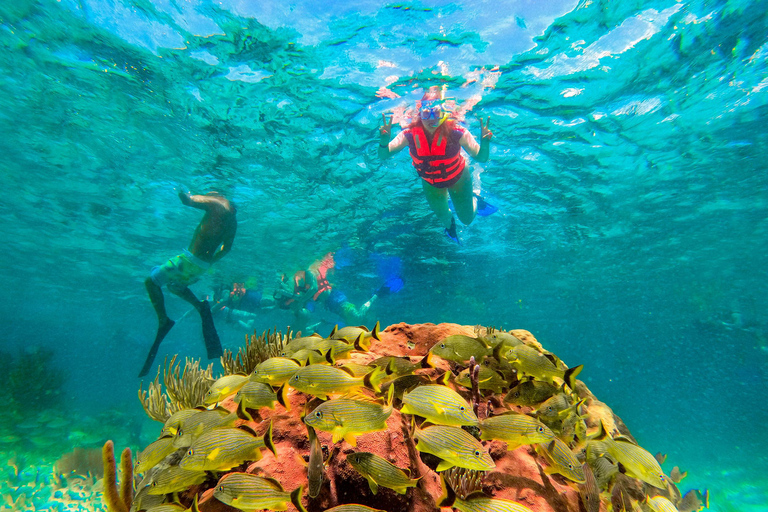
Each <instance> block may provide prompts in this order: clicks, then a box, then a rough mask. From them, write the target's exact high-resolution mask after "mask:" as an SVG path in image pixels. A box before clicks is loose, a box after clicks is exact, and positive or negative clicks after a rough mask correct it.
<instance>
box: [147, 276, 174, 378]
mask: <svg viewBox="0 0 768 512" xmlns="http://www.w3.org/2000/svg"><path fill="white" fill-rule="evenodd" d="M144 285H145V286H146V288H147V293H148V294H149V300H150V301H151V302H152V307H154V308H155V313H157V321H158V326H157V334H155V341H154V343H152V348H150V349H149V353H148V354H147V359H146V360H145V361H144V366H143V367H142V368H141V371H140V372H139V377H144V376H145V375H146V374H147V373H149V369H150V368H151V367H152V363H154V361H155V356H156V355H157V350H158V348H159V347H160V343H162V342H163V340H164V339H165V335H166V334H168V332H169V331H170V330H171V329H172V328H173V326H174V325H175V323H176V322H174V321H173V320H171V319H170V318H168V314H167V313H166V311H165V298H164V297H163V289H162V288H160V287H159V286H157V285H156V284H155V282H154V281H152V279H151V278H149V277H148V278H147V279H146V281H144Z"/></svg>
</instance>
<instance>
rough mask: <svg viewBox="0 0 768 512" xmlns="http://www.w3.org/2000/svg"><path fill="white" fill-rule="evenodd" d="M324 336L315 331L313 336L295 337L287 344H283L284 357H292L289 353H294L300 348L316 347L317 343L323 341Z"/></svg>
mask: <svg viewBox="0 0 768 512" xmlns="http://www.w3.org/2000/svg"><path fill="white" fill-rule="evenodd" d="M322 340H323V337H322V336H320V335H319V334H317V333H315V334H313V335H312V336H302V337H301V338H294V339H292V340H291V341H289V342H288V343H286V344H285V345H283V353H282V355H283V356H284V357H290V356H289V355H288V354H293V353H294V352H298V351H299V350H305V349H306V350H311V349H313V348H314V347H315V344H316V343H318V342H319V341H322Z"/></svg>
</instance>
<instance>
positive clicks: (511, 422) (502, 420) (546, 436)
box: [480, 412, 555, 450]
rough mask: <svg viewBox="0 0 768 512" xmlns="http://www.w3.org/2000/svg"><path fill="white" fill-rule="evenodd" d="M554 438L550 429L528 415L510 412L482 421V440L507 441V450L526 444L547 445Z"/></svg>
mask: <svg viewBox="0 0 768 512" xmlns="http://www.w3.org/2000/svg"><path fill="white" fill-rule="evenodd" d="M554 437H555V434H554V432H552V431H551V430H550V429H549V427H547V426H546V425H544V424H543V423H541V422H540V421H539V420H537V419H536V418H533V417H531V416H528V415H527V414H520V413H517V412H508V413H505V414H501V415H499V416H491V417H490V418H486V419H484V420H482V421H480V439H483V440H486V439H499V440H501V441H506V443H507V450H514V449H515V448H517V447H519V446H522V445H524V444H537V443H545V442H548V441H550V440H551V439H553V438H554Z"/></svg>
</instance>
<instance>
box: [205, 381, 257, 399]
mask: <svg viewBox="0 0 768 512" xmlns="http://www.w3.org/2000/svg"><path fill="white" fill-rule="evenodd" d="M246 382H248V377H247V376H246V375H225V376H224V377H221V378H219V379H218V380H217V381H216V382H214V383H213V384H211V387H210V389H208V392H207V393H206V394H205V400H204V401H203V403H204V404H205V405H212V404H215V403H217V402H221V401H222V400H224V399H225V398H227V397H228V396H229V395H233V394H235V393H237V392H238V391H239V390H240V388H242V387H243V386H244V385H245V383H246Z"/></svg>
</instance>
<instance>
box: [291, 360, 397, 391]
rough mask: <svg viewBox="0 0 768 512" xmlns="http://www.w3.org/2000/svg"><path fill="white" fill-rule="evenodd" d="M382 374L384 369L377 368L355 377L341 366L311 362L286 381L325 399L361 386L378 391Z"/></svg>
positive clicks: (296, 387)
mask: <svg viewBox="0 0 768 512" xmlns="http://www.w3.org/2000/svg"><path fill="white" fill-rule="evenodd" d="M383 375H384V371H383V370H381V369H379V368H376V369H374V370H373V371H372V372H371V373H369V374H368V375H365V376H364V377H355V376H353V375H352V373H351V372H348V371H345V370H344V369H342V368H336V367H335V366H328V365H326V364H311V365H309V366H305V367H303V368H300V369H299V370H298V371H297V372H296V373H295V374H294V375H293V377H291V379H290V380H289V381H288V385H289V386H291V387H292V388H294V389H297V390H299V391H301V392H302V393H307V394H308V395H313V396H316V397H319V398H323V399H326V398H328V395H333V394H339V393H345V392H347V391H350V390H352V389H355V388H359V387H362V386H365V387H367V388H370V389H373V390H375V391H376V392H379V391H381V390H380V389H379V387H378V383H379V382H380V381H381V378H382V377H383Z"/></svg>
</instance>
